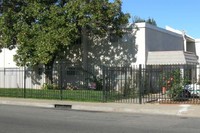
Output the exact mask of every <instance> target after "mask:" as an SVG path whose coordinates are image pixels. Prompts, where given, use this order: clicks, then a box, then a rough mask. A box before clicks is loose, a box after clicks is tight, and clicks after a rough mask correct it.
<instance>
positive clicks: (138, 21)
mask: <svg viewBox="0 0 200 133" xmlns="http://www.w3.org/2000/svg"><path fill="white" fill-rule="evenodd" d="M133 22H134V23H140V22H146V23H149V24H151V25H155V26H157V24H156V21H155V20H154V19H153V18H148V19H147V20H145V19H142V18H140V17H138V16H135V17H134V18H133Z"/></svg>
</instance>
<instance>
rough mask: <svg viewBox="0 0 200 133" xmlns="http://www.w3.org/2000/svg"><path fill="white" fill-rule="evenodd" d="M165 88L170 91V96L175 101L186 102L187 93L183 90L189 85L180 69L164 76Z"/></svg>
mask: <svg viewBox="0 0 200 133" xmlns="http://www.w3.org/2000/svg"><path fill="white" fill-rule="evenodd" d="M163 79H164V83H165V87H166V88H167V90H168V93H167V94H168V96H169V97H170V98H171V99H173V100H184V99H185V98H187V97H185V94H184V93H185V92H184V90H183V88H184V86H185V85H186V83H187V81H188V80H187V79H186V78H183V77H182V76H181V71H180V68H177V69H175V70H171V71H169V72H167V73H165V74H164V77H163Z"/></svg>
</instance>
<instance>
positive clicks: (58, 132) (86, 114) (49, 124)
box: [0, 105, 200, 133]
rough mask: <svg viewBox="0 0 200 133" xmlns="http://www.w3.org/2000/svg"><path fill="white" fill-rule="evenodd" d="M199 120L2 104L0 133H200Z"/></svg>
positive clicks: (182, 117) (183, 117)
mask: <svg viewBox="0 0 200 133" xmlns="http://www.w3.org/2000/svg"><path fill="white" fill-rule="evenodd" d="M199 123H200V118H195V117H185V116H171V115H152V114H137V113H119V112H118V113H116V112H101V111H75V110H70V109H55V108H43V107H27V106H15V105H0V133H169V132H171V133H199V131H200V126H199Z"/></svg>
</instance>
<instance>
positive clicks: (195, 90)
mask: <svg viewBox="0 0 200 133" xmlns="http://www.w3.org/2000/svg"><path fill="white" fill-rule="evenodd" d="M184 89H185V90H188V91H189V92H190V94H191V96H198V97H200V85H199V84H188V85H186V86H185V87H184Z"/></svg>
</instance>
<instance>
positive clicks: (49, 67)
mask: <svg viewBox="0 0 200 133" xmlns="http://www.w3.org/2000/svg"><path fill="white" fill-rule="evenodd" d="M45 83H47V84H53V62H50V63H48V64H46V65H45Z"/></svg>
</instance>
